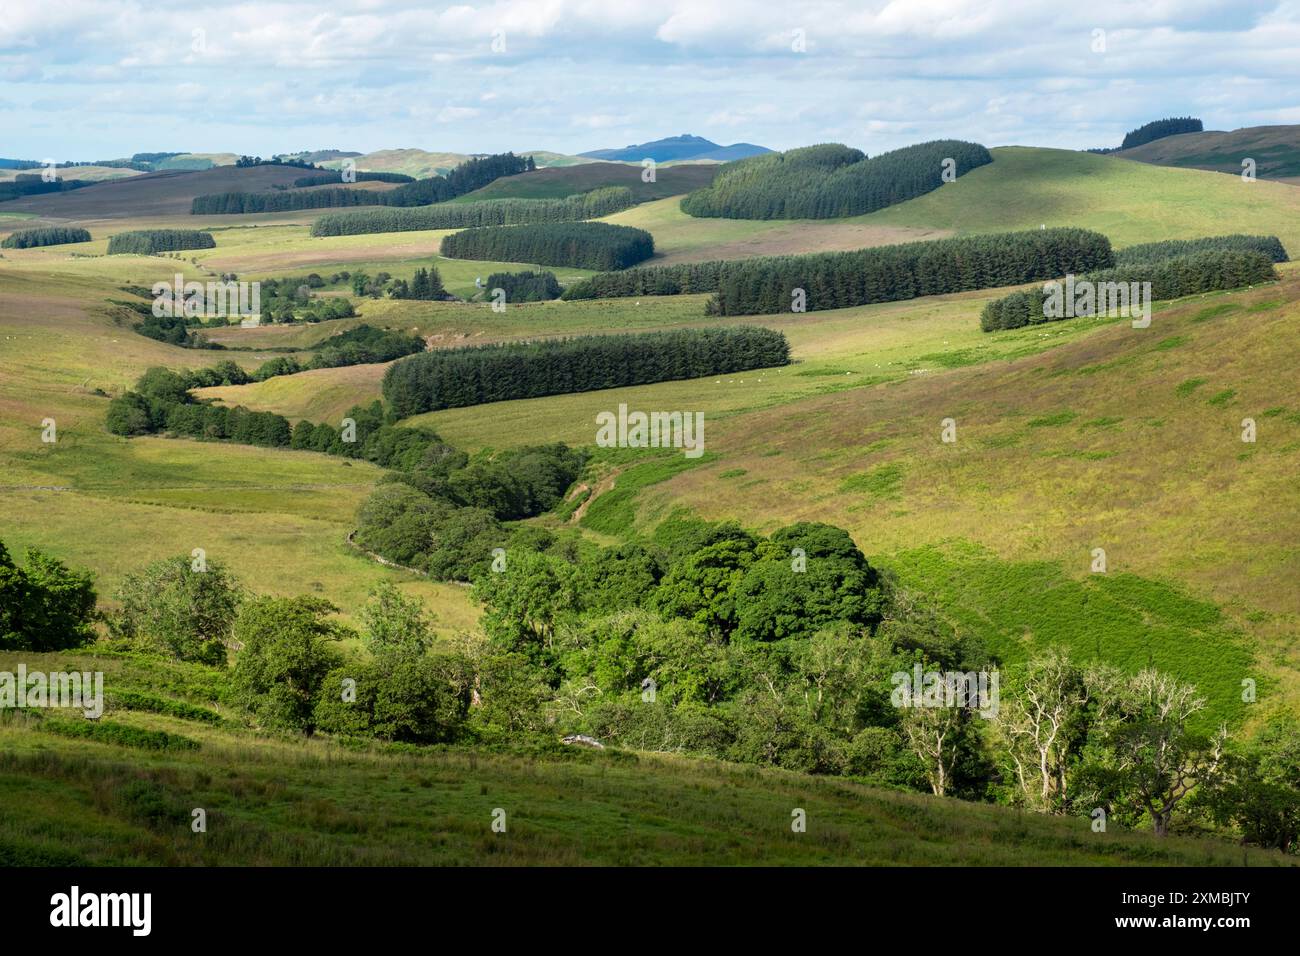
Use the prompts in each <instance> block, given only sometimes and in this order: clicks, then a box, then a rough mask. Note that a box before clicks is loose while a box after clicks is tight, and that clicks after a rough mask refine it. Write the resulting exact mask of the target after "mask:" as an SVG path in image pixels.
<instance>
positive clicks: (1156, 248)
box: [1115, 235, 1289, 266]
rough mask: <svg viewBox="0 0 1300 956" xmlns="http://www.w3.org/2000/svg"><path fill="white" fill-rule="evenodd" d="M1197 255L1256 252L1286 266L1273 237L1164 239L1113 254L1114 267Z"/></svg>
mask: <svg viewBox="0 0 1300 956" xmlns="http://www.w3.org/2000/svg"><path fill="white" fill-rule="evenodd" d="M1197 252H1259V253H1263V254H1264V255H1266V256H1268V257H1269V259H1270V260H1272V261H1273V262H1288V261H1289V258H1288V256H1287V253H1286V247H1285V246H1283V245H1282V240H1280V239H1279V238H1278V237H1277V236H1242V235H1231V236H1206V237H1204V238H1201V239H1166V240H1164V241H1162V242H1145V243H1142V244H1141V245H1137V246H1129V247H1128V248H1127V249H1121V250H1119V252H1117V253H1115V265H1117V266H1127V265H1132V264H1134V263H1138V262H1156V261H1159V260H1161V259H1172V258H1174V257H1175V256H1188V255H1192V254H1193V253H1197Z"/></svg>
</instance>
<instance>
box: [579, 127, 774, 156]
mask: <svg viewBox="0 0 1300 956" xmlns="http://www.w3.org/2000/svg"><path fill="white" fill-rule="evenodd" d="M770 152H771V150H770V149H768V148H767V147H766V146H757V145H755V144H753V143H733V144H731V145H730V146H720V145H719V144H717V143H715V142H713V141H712V140H708V139H705V138H704V137H703V136H695V135H693V134H691V133H682V134H681V135H679V136H665V137H664V138H663V139H656V140H651V141H650V142H648V143H632V144H631V145H628V146H624V147H623V148H622V149H594V150H592V151H590V152H587V153H579V154H578V155H579V156H583V157H585V158H587V159H603V160H609V161H614V162H624V163H635V162H640V161H641V160H643V159H653V160H654V161H655V162H657V163H667V162H672V161H678V162H682V161H687V160H696V161H713V162H729V161H731V160H733V159H743V158H744V157H746V156H757V155H759V154H760V153H770Z"/></svg>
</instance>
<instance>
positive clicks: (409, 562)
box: [355, 444, 586, 581]
mask: <svg viewBox="0 0 1300 956" xmlns="http://www.w3.org/2000/svg"><path fill="white" fill-rule="evenodd" d="M402 463H403V464H404V465H405V466H406V467H403V468H398V469H395V470H394V472H393V474H392V475H390V476H388V478H387V480H385V481H384V482H383V483H381V484H380V485H379V486H378V487H377V488H376V489H375V491H374V492H373V493H372V494H371V495H370V497H369V498H368V499H367V500H366V502H365V504H363V505H362V507H361V509H360V512H359V514H358V516H357V531H356V536H355V541H356V543H357V544H358V545H359V546H360V547H362V548H365V549H366V550H368V551H373V552H374V553H376V554H379V555H381V556H382V557H384V558H387V559H388V560H390V561H394V562H396V563H397V564H400V565H402V566H403V567H409V568H415V569H416V570H418V571H423V572H425V573H426V574H428V575H429V576H430V577H432V578H434V579H435V580H439V581H470V580H472V579H473V578H475V577H476V576H477V575H478V574H480V573H482V572H485V571H487V569H488V567H489V565H490V564H491V562H492V561H493V558H494V554H493V552H494V551H495V550H496V549H501V548H512V547H514V548H523V549H524V550H536V549H537V548H540V547H550V546H552V545H553V544H554V540H555V539H554V535H552V534H550V532H547V531H545V530H544V529H541V528H537V527H534V526H525V525H519V526H509V525H507V524H505V522H513V521H521V520H523V519H525V518H531V517H534V516H536V515H539V514H542V513H544V512H547V511H550V510H551V509H552V508H554V507H555V506H556V505H557V504H559V503H560V501H561V500H562V497H563V495H564V493H565V490H566V489H567V488H568V487H569V486H570V485H571V484H572V483H573V481H574V480H575V479H576V478H577V477H578V475H579V474H580V473H581V471H582V469H583V466H584V465H585V463H586V454H585V453H584V452H583V451H581V450H576V449H571V448H568V447H567V446H565V445H561V444H553V445H538V446H524V447H520V448H511V449H508V450H506V451H503V452H497V453H491V452H483V453H480V454H478V455H476V456H475V457H474V458H473V459H469V458H467V456H466V455H465V454H464V453H463V452H459V451H457V450H456V449H454V448H452V447H451V446H449V445H444V444H431V445H429V446H427V447H426V448H425V449H424V450H423V452H422V453H421V455H420V456H419V457H418V458H416V457H415V456H406V457H404V458H403V459H402Z"/></svg>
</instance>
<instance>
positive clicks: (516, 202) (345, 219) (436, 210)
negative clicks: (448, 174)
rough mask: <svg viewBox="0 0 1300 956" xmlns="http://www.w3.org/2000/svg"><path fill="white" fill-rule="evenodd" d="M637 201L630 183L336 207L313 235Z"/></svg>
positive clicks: (611, 209) (552, 215)
mask: <svg viewBox="0 0 1300 956" xmlns="http://www.w3.org/2000/svg"><path fill="white" fill-rule="evenodd" d="M635 205H636V197H635V195H634V194H633V193H632V190H630V189H628V188H627V187H626V186H608V187H604V188H602V189H593V190H591V191H590V192H585V193H579V194H578V195H576V196H566V197H564V198H563V199H484V200H481V201H479V202H464V203H446V204H439V205H436V206H427V207H419V208H416V209H369V210H366V211H365V212H349V213H330V214H326V215H324V216H321V217H320V218H318V219H317V220H316V221H315V222H314V223H312V227H311V234H312V235H313V236H355V235H361V234H364V233H374V232H412V231H416V230H420V229H464V228H467V227H474V226H510V225H521V224H528V223H537V222H576V221H579V220H583V219H598V218H600V217H601V216H608V215H611V214H613V213H616V212H621V211H622V210H624V209H630V208H631V207H632V206H635Z"/></svg>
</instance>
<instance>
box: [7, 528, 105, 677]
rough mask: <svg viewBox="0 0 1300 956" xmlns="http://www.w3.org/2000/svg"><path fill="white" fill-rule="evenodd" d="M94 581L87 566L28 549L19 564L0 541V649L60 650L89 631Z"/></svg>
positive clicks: (81, 639)
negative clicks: (75, 565)
mask: <svg viewBox="0 0 1300 956" xmlns="http://www.w3.org/2000/svg"><path fill="white" fill-rule="evenodd" d="M95 601H96V596H95V587H94V581H93V579H92V578H91V576H90V574H89V572H86V571H78V570H73V569H70V568H68V567H67V566H66V565H64V564H63V563H62V562H60V561H58V560H56V559H54V558H52V557H50V556H49V555H47V554H44V553H43V552H41V551H38V550H37V549H35V548H28V549H27V564H26V565H25V566H24V565H19V564H17V563H15V562H14V560H13V558H11V557H10V556H9V551H8V549H7V548H6V547H5V545H4V542H3V541H0V650H3V651H33V652H43V651H61V650H66V649H67V648H71V647H79V646H80V645H82V644H84V643H86V642H87V641H89V640H92V639H93V637H94V622H95V620H96V617H97V615H96V612H95Z"/></svg>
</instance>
